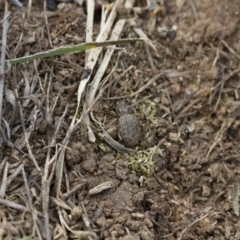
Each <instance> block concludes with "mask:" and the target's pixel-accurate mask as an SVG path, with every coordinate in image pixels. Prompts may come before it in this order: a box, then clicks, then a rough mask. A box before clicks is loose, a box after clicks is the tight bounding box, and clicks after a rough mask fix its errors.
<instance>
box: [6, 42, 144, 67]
mask: <svg viewBox="0 0 240 240" xmlns="http://www.w3.org/2000/svg"><path fill="white" fill-rule="evenodd" d="M136 41H143V39H141V38H129V39H127V38H126V39H120V40H117V41H105V42H91V43H81V44H78V45H73V46H62V47H59V48H55V49H51V50H48V51H45V52H40V53H36V54H33V55H29V56H24V57H20V58H15V59H10V60H7V61H6V62H7V63H10V64H17V63H23V62H27V61H30V60H35V59H39V58H47V57H53V56H59V55H62V54H68V53H77V52H81V51H85V50H89V49H92V48H97V47H104V46H111V45H116V44H121V43H128V42H136Z"/></svg>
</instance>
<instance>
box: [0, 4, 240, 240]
mask: <svg viewBox="0 0 240 240" xmlns="http://www.w3.org/2000/svg"><path fill="white" fill-rule="evenodd" d="M39 2H40V1H39ZM160 2H162V3H163V2H164V5H162V8H161V9H160V11H159V13H158V15H157V18H156V24H155V25H154V24H153V23H152V16H153V13H152V12H151V11H144V12H143V13H139V14H138V15H137V18H136V19H135V21H136V23H137V26H138V27H140V28H142V29H143V31H144V32H145V33H146V34H147V35H148V37H149V38H150V39H151V40H153V42H154V45H155V47H156V51H153V49H151V48H148V47H147V49H148V50H149V51H150V54H149V57H150V59H152V60H153V63H152V65H151V64H150V61H149V59H148V57H147V56H148V55H147V53H146V46H144V44H143V43H142V42H136V43H128V44H125V45H119V46H118V47H119V49H118V50H116V51H115V53H114V56H113V58H112V60H111V63H110V65H109V66H108V70H107V72H106V74H105V76H107V74H109V73H110V72H111V71H112V69H113V68H114V67H115V65H116V66H117V69H116V71H114V73H113V74H112V75H111V78H110V81H113V80H114V79H115V78H116V77H117V76H118V75H119V74H121V73H122V72H123V71H124V70H126V69H127V68H128V67H129V66H133V68H132V69H131V70H130V71H129V72H128V73H127V74H125V75H124V76H123V77H121V78H120V79H119V80H118V82H117V83H116V84H115V82H114V83H113V84H111V85H110V87H109V88H108V89H107V91H106V92H105V93H104V94H103V98H101V99H100V100H99V101H98V103H97V105H96V106H95V107H94V109H93V112H94V116H95V118H96V119H98V120H100V121H101V122H104V126H105V128H106V130H107V131H108V132H109V133H110V134H111V136H112V137H113V138H115V139H116V140H118V136H117V133H116V127H115V126H116V122H117V115H116V112H115V104H116V100H112V99H111V100H110V99H107V98H109V97H119V96H122V95H130V94H132V93H133V92H136V91H137V90H138V89H140V88H141V87H142V86H144V85H145V84H146V83H147V82H148V81H149V80H150V79H152V78H153V77H154V76H156V75H157V74H159V73H161V72H162V73H163V75H162V76H161V77H160V78H158V79H157V80H156V81H154V82H153V83H152V84H151V85H150V86H149V87H148V88H147V89H145V90H144V91H142V92H141V93H140V94H137V95H135V96H133V97H131V98H130V97H127V99H126V100H127V101H128V102H130V103H132V104H133V105H134V111H135V114H136V115H137V116H138V118H139V120H140V123H141V127H142V140H141V143H140V146H139V148H138V149H139V150H140V149H141V150H145V152H144V153H145V155H144V154H143V156H142V155H141V156H140V155H137V156H135V157H133V156H132V157H130V156H128V155H124V154H119V153H117V152H116V151H115V150H114V149H112V148H111V147H109V146H108V145H107V143H106V142H105V141H104V140H103V139H102V137H101V136H100V134H99V133H100V132H101V129H99V127H98V126H97V125H95V124H94V123H92V125H93V129H94V132H95V133H96V136H97V141H96V142H95V143H90V142H88V140H87V138H86V130H85V128H84V126H82V125H81V126H80V127H79V128H78V129H77V131H76V132H75V133H74V135H73V136H72V138H71V140H70V144H69V145H68V148H69V149H68V150H67V153H66V155H65V166H64V176H63V181H62V185H61V192H62V194H59V198H56V196H57V195H56V191H55V190H56V189H55V187H56V186H55V178H56V176H55V175H53V178H52V179H50V180H51V181H50V182H49V184H50V196H49V197H50V199H49V201H50V203H49V206H48V207H49V210H48V213H49V227H50V234H51V238H52V239H53V238H54V239H67V238H68V239H94V238H95V239H122V240H123V239H124V240H127V239H128V240H130V239H136V240H137V239H139V240H151V239H158V240H159V239H179V240H180V239H211V240H213V239H218V240H219V239H240V221H239V216H238V215H239V210H238V197H239V195H240V187H239V184H240V182H238V181H239V180H238V179H239V174H240V164H239V160H240V147H239V137H240V133H239V124H240V101H239V91H240V90H239V88H240V81H239V78H240V73H239V72H240V65H239V61H240V28H239V26H240V21H239V13H240V12H239V1H238V0H232V1H227V0H212V1H207V0H202V1H194V0H189V1H188V0H186V1H184V0H176V1H174V0H171V1H160ZM23 4H24V6H25V7H24V8H22V9H17V8H16V7H14V6H12V5H10V10H11V12H12V15H11V16H10V26H9V30H8V35H7V36H8V37H7V58H15V57H20V56H23V55H27V54H33V53H36V52H39V51H41V50H47V49H50V48H51V45H50V43H49V38H51V40H52V47H57V46H61V45H67V44H78V43H81V42H84V39H85V21H86V16H85V11H84V10H83V8H82V7H76V5H74V4H73V3H72V4H71V3H69V4H61V5H59V7H58V9H57V10H56V11H54V12H52V13H49V15H48V25H46V22H45V19H44V15H43V11H42V5H36V3H35V4H33V6H32V10H31V16H30V18H29V19H27V14H26V12H27V7H26V6H27V1H23ZM38 4H40V3H38ZM143 5H144V1H138V3H136V6H143ZM62 6H64V7H62ZM3 9H4V6H3V4H1V9H0V13H1V19H2V17H3V12H4V11H3ZM95 14H96V19H95V23H94V24H95V25H94V31H95V33H94V35H95V36H97V34H98V29H99V25H100V22H99V20H100V15H99V12H98V11H97V10H96V12H95ZM132 17H133V12H127V11H123V10H119V13H118V19H119V18H127V19H130V18H132ZM47 27H48V28H47ZM48 30H49V34H48ZM127 37H137V35H136V34H135V32H134V30H133V26H131V25H130V24H129V23H127V24H126V25H125V27H124V31H123V32H122V34H121V38H127ZM123 49H124V50H123ZM119 56H120V57H119ZM118 57H119V61H118V62H117V58H118ZM84 63H85V53H78V54H71V55H63V56H61V57H54V58H50V59H44V60H40V61H36V62H35V63H33V62H28V63H24V64H18V65H16V66H12V68H11V69H10V70H8V71H7V72H6V74H5V89H8V90H13V89H15V91H16V92H17V93H18V97H19V98H20V97H23V96H28V95H31V96H32V98H31V100H29V99H27V100H26V99H25V100H21V99H20V100H19V103H20V105H21V106H22V114H23V117H24V119H25V126H26V134H30V136H29V142H30V149H31V150H32V153H33V155H34V157H35V158H36V161H37V163H38V165H39V167H40V168H41V171H43V169H44V166H45V160H46V158H47V149H48V148H49V131H48V128H47V123H46V117H45V115H46V114H45V113H46V112H48V114H50V115H51V117H52V122H53V129H55V128H56V125H57V123H58V121H59V118H60V117H61V116H62V115H63V112H64V110H65V107H66V105H67V104H68V106H69V108H68V112H67V115H66V116H65V119H64V122H63V123H62V125H61V128H60V130H59V132H58V135H57V137H56V143H57V144H55V145H54V146H51V147H52V148H53V150H52V152H51V157H52V158H53V159H54V154H55V153H56V151H57V149H58V148H60V147H61V144H62V140H63V139H64V136H65V135H66V131H67V129H68V126H69V124H70V122H71V117H72V116H73V114H74V111H75V108H76V101H77V96H76V89H77V88H76V86H77V85H78V83H79V81H80V79H81V75H82V73H83V70H84ZM100 63H101V59H99V62H98V65H99V64H100ZM60 91H61V92H60ZM59 92H60V95H59ZM11 93H12V92H11ZM6 95H7V94H6ZM83 99H84V98H83ZM4 100H5V101H4V106H3V109H4V113H3V114H4V115H3V117H4V118H5V119H6V121H7V122H8V123H9V126H10V129H11V139H10V140H11V141H12V143H13V144H14V145H15V146H17V147H18V148H19V149H20V150H21V151H17V150H16V149H13V148H11V147H7V146H6V144H3V145H2V147H1V158H2V160H1V163H0V176H1V179H2V180H1V182H0V184H1V189H0V197H1V198H0V204H1V208H0V218H1V221H0V238H1V239H40V237H39V236H42V238H43V239H45V238H46V230H45V227H44V218H43V216H42V215H41V212H43V207H44V205H43V203H44V200H46V199H45V198H46V196H44V195H43V194H42V189H43V188H44V186H42V185H43V184H44V181H42V176H41V174H40V173H39V172H38V171H37V169H36V167H35V165H34V164H33V162H32V161H31V160H30V158H29V150H28V149H27V147H26V144H24V138H23V130H22V127H21V122H20V117H19V116H20V113H19V109H20V108H19V105H18V107H17V108H16V109H15V111H14V108H13V105H11V104H10V103H9V101H7V100H9V99H7V98H6V97H5V98H4ZM55 102H56V107H55V108H53V105H54V104H55ZM37 105H38V107H37ZM52 110H53V111H52ZM34 119H35V120H34ZM33 123H34V125H33ZM112 129H115V130H112ZM50 135H51V134H50ZM5 142H6V141H5ZM154 147H155V148H154ZM153 151H155V154H153V153H152V152H153ZM151 153H152V155H151ZM149 155H150V157H151V156H152V161H151V162H147V164H145V163H143V162H141V163H140V164H139V163H138V162H137V161H140V160H142V159H143V158H144V156H145V157H146V156H148V157H149ZM150 157H149V158H150ZM146 158H147V157H146ZM148 160H149V159H148ZM146 161H147V160H146ZM149 161H150V160H149ZM22 163H23V165H21V164H22ZM148 163H149V164H148ZM144 164H145V165H144ZM150 165H151V166H150ZM19 166H20V167H21V171H19V172H18V174H17V175H16V176H15V175H12V174H14V173H16V170H17V168H18V167H19ZM51 166H52V167H51V169H52V170H51V171H53V173H54V172H55V170H54V169H55V161H54V162H53V163H52V165H51ZM51 171H50V172H51ZM24 179H25V180H24ZM6 181H7V184H6ZM105 182H110V185H111V187H110V189H107V190H104V191H101V192H100V193H98V194H93V195H91V194H89V190H90V189H92V188H94V187H95V186H97V185H99V184H100V183H105ZM4 186H5V189H4ZM27 186H28V187H27ZM74 189H75V190H74ZM71 190H74V191H72V192H70V191H71ZM17 204H19V205H17ZM24 207H25V208H24ZM29 209H31V211H30V212H29ZM33 209H35V210H37V211H38V212H40V213H39V215H37V216H36V215H34V214H33V211H32V210H33ZM71 209H72V210H71ZM78 211H80V213H78V214H75V215H77V216H79V217H76V218H74V214H73V212H78ZM81 211H83V212H82V213H81ZM71 212H72V213H71ZM70 215H71V216H70ZM34 216H35V217H34ZM69 216H70V217H69ZM63 219H64V220H63ZM45 220H46V219H45ZM63 221H65V222H66V223H67V224H68V226H69V227H70V228H71V229H72V230H74V231H79V230H81V231H83V232H78V233H76V232H74V231H72V232H71V231H69V229H67V228H66V227H65V226H64V224H63ZM93 233H95V234H96V235H94V234H93ZM24 236H25V237H26V236H28V237H29V238H23V237H24Z"/></svg>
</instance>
